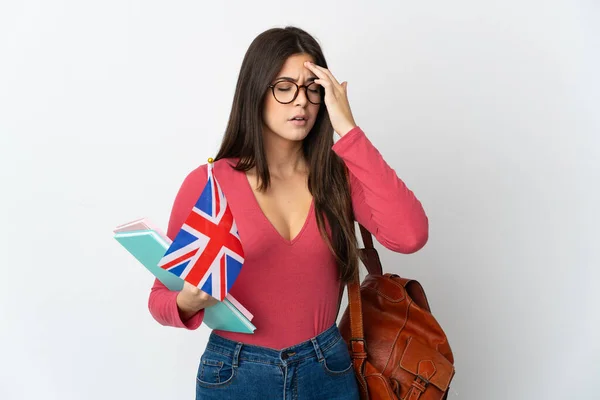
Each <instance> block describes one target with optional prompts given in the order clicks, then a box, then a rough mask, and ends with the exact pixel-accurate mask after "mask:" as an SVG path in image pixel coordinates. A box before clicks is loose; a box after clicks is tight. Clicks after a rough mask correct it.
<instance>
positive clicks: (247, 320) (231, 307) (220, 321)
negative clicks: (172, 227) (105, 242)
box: [113, 218, 256, 334]
mask: <svg viewBox="0 0 600 400" xmlns="http://www.w3.org/2000/svg"><path fill="white" fill-rule="evenodd" d="M113 234H114V238H115V240H117V241H118V242H119V243H120V244H121V245H122V246H123V247H124V248H125V249H126V250H127V251H128V252H129V253H130V254H131V255H133V256H134V257H135V258H136V259H137V260H138V261H139V262H140V263H141V264H142V265H143V266H144V267H146V269H147V270H148V271H149V272H150V273H151V274H152V275H154V276H155V277H156V278H157V279H158V280H159V281H160V282H162V283H163V284H164V285H165V286H166V287H167V288H168V289H169V290H174V291H179V290H181V289H182V288H183V284H184V280H183V279H182V278H180V277H178V276H177V275H175V274H173V273H171V272H169V271H166V270H164V269H162V268H161V267H159V266H158V263H159V261H160V260H161V258H162V257H163V256H164V254H165V252H166V251H167V249H168V248H169V246H170V245H171V239H169V237H168V236H167V235H165V234H164V232H162V231H161V230H160V229H158V228H157V227H156V226H154V225H153V224H152V223H151V222H150V221H149V220H147V219H146V218H141V219H137V220H134V221H131V222H128V223H126V224H122V225H119V226H117V227H116V228H115V229H114V231H113ZM253 317H254V316H253V315H252V314H251V313H250V312H249V311H248V310H247V309H246V308H245V307H244V306H242V305H241V304H240V302H239V301H237V300H236V299H235V298H234V297H233V296H232V295H231V293H228V294H227V296H226V297H225V298H224V299H223V301H220V302H218V303H217V304H215V305H214V306H211V307H207V308H205V309H204V318H203V322H204V323H205V324H206V325H207V326H208V327H209V328H211V329H218V330H224V331H230V332H240V333H249V334H252V333H254V331H255V330H256V327H255V326H254V325H253V324H252V322H251V321H252V319H253Z"/></svg>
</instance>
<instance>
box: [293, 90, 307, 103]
mask: <svg viewBox="0 0 600 400" xmlns="http://www.w3.org/2000/svg"><path fill="white" fill-rule="evenodd" d="M307 90H308V88H307V87H306V86H303V87H298V95H297V96H296V100H294V101H295V103H296V105H300V106H303V105H305V104H306V103H308V93H307V92H306V91H307Z"/></svg>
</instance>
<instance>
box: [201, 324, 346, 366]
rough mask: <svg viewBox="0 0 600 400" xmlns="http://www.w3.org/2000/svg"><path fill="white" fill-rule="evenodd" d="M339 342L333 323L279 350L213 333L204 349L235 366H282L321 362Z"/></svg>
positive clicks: (337, 331) (339, 336)
mask: <svg viewBox="0 0 600 400" xmlns="http://www.w3.org/2000/svg"><path fill="white" fill-rule="evenodd" d="M339 340H343V339H342V335H341V334H340V331H339V330H338V327H337V324H336V323H334V324H333V325H332V326H331V327H329V328H328V329H327V330H325V331H323V332H322V333H320V334H318V335H317V336H315V337H313V338H311V339H309V340H306V341H304V342H302V343H299V344H296V345H294V346H290V347H286V348H284V349H281V350H276V349H272V348H269V347H262V346H256V345H251V344H245V343H242V342H235V341H233V340H229V339H226V338H224V337H222V336H219V335H218V334H216V333H215V332H211V334H210V337H209V339H208V344H207V345H206V349H207V350H210V351H214V352H217V353H221V354H223V355H225V356H229V357H231V358H232V359H233V364H234V365H236V366H237V364H238V361H239V360H243V361H253V362H260V363H265V364H275V365H283V364H289V363H292V362H299V361H301V360H304V359H306V358H310V357H316V358H317V359H319V360H321V359H322V358H323V355H322V352H323V351H326V350H327V349H329V348H330V347H331V346H333V345H334V344H336V343H337V342H338V341H339Z"/></svg>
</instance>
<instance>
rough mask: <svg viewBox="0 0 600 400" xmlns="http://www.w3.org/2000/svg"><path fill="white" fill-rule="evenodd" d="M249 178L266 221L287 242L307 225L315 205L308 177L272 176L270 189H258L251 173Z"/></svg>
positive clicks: (249, 183)
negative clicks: (282, 178) (280, 178)
mask: <svg viewBox="0 0 600 400" xmlns="http://www.w3.org/2000/svg"><path fill="white" fill-rule="evenodd" d="M246 179H247V182H248V185H249V187H250V190H251V191H252V195H253V197H254V200H255V203H256V206H257V207H258V208H259V210H260V214H262V216H263V217H264V219H265V222H266V223H268V224H269V225H271V227H272V228H273V230H274V231H275V232H276V233H277V234H278V235H279V236H281V238H282V239H283V240H284V241H287V242H292V241H294V239H296V238H297V237H298V235H299V234H300V233H301V232H302V230H303V228H304V227H305V226H306V224H307V222H308V219H309V218H310V214H311V211H312V208H313V199H312V195H311V193H310V191H309V190H308V185H307V181H306V177H303V176H298V177H293V178H290V179H286V180H279V179H273V180H272V181H271V185H270V186H269V188H268V189H267V191H260V190H258V187H257V182H256V178H255V177H254V176H252V175H248V176H246Z"/></svg>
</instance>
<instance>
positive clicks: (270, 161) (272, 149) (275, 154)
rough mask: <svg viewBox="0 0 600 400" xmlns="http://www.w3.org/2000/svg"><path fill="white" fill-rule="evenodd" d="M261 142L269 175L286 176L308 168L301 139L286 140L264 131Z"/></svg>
mask: <svg viewBox="0 0 600 400" xmlns="http://www.w3.org/2000/svg"><path fill="white" fill-rule="evenodd" d="M263 143H264V148H265V156H266V158H267V165H268V167H269V174H271V176H273V177H276V178H278V177H279V178H286V177H290V176H292V175H294V174H296V173H298V172H305V171H306V170H307V169H308V166H307V163H306V160H305V158H304V154H302V141H293V140H287V139H284V138H282V137H281V136H278V135H275V134H273V133H271V134H268V133H265V134H264V135H263Z"/></svg>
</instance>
